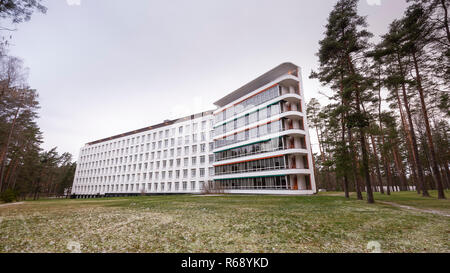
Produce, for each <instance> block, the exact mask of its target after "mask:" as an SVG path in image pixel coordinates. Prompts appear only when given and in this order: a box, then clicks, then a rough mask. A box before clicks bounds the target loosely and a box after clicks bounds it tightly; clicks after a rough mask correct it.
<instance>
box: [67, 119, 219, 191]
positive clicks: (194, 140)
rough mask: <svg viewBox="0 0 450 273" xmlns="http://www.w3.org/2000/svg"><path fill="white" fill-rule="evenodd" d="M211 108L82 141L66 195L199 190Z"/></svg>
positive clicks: (207, 162)
mask: <svg viewBox="0 0 450 273" xmlns="http://www.w3.org/2000/svg"><path fill="white" fill-rule="evenodd" d="M212 124H213V116H212V112H211V111H209V112H203V113H200V114H196V115H192V116H188V117H184V118H181V119H177V120H171V121H165V122H164V123H161V124H157V125H154V126H150V127H146V128H142V129H139V130H136V131H132V132H128V133H124V134H121V135H117V136H113V137H109V138H105V139H101V140H97V141H93V142H90V143H87V144H86V145H85V146H84V147H83V148H81V150H80V154H79V158H78V164H77V169H76V171H75V177H74V183H73V186H72V194H73V195H75V196H81V197H83V196H119V195H138V194H165V193H199V192H200V191H201V189H202V188H203V187H204V185H205V184H206V183H208V181H210V180H211V177H212V172H213V167H212V163H213V154H212V150H213V142H211V141H210V140H211V139H212V134H213V131H212Z"/></svg>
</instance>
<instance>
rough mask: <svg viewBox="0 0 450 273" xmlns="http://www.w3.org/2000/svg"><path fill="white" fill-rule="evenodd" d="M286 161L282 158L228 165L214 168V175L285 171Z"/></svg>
mask: <svg viewBox="0 0 450 273" xmlns="http://www.w3.org/2000/svg"><path fill="white" fill-rule="evenodd" d="M286 166H287V165H286V159H285V157H284V156H280V157H272V158H265V159H259V160H254V161H247V162H241V163H236V164H228V165H223V166H216V167H215V168H214V173H215V175H224V174H234V173H249V172H259V171H267V170H282V169H286Z"/></svg>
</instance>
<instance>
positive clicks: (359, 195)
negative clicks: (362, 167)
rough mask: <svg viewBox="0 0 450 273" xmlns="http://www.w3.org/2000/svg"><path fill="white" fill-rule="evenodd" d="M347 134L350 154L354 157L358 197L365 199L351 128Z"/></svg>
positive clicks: (353, 169) (353, 168)
mask: <svg viewBox="0 0 450 273" xmlns="http://www.w3.org/2000/svg"><path fill="white" fill-rule="evenodd" d="M347 134H348V142H349V143H350V145H349V147H350V155H351V157H352V159H353V161H352V165H353V166H352V171H353V178H354V181H355V190H356V196H357V198H358V200H363V196H362V193H361V182H360V180H359V174H358V170H359V167H358V158H357V157H356V152H355V148H354V147H353V145H352V143H353V135H352V131H351V130H350V129H348V130H347Z"/></svg>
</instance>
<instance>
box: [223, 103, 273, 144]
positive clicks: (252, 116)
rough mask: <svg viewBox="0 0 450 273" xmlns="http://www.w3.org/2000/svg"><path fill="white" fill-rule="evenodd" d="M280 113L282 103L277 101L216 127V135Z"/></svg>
mask: <svg viewBox="0 0 450 273" xmlns="http://www.w3.org/2000/svg"><path fill="white" fill-rule="evenodd" d="M280 113H281V106H280V103H279V102H277V103H275V104H272V105H269V106H267V107H264V108H262V109H259V110H256V111H255V112H252V113H249V114H246V115H245V116H242V117H239V118H237V119H234V120H232V121H229V122H227V123H225V124H222V125H220V126H218V127H216V128H214V136H218V135H222V134H226V133H227V132H230V131H233V130H236V129H238V128H241V127H244V126H247V125H249V124H252V123H255V122H258V121H261V120H265V119H267V118H270V117H272V116H275V115H278V114H280Z"/></svg>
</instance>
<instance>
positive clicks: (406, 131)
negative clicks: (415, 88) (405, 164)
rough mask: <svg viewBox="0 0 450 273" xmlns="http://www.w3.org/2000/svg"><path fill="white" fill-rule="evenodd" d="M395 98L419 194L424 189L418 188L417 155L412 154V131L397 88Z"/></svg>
mask: <svg viewBox="0 0 450 273" xmlns="http://www.w3.org/2000/svg"><path fill="white" fill-rule="evenodd" d="M395 96H396V98H397V104H398V107H399V112H400V119H401V121H402V124H401V125H402V126H401V128H402V131H403V133H404V134H405V136H406V144H407V147H406V148H407V152H408V159H409V162H410V163H411V164H410V165H411V167H412V168H411V175H412V177H413V181H414V185H416V189H417V191H418V192H417V193H420V192H419V188H422V187H421V186H418V183H419V181H418V178H417V173H416V161H415V159H414V158H415V155H414V153H413V152H412V150H413V148H412V146H413V145H412V137H411V131H410V129H409V126H408V124H407V123H406V119H405V114H404V113H403V105H402V102H401V100H400V95H399V94H398V89H397V87H396V88H395ZM408 108H409V107H408ZM413 133H414V132H413Z"/></svg>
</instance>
